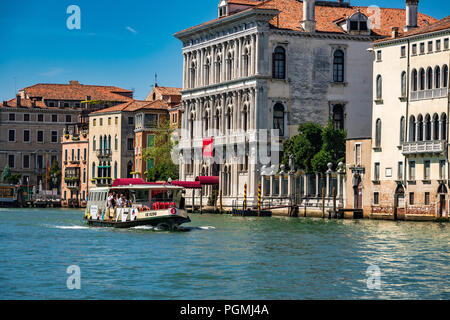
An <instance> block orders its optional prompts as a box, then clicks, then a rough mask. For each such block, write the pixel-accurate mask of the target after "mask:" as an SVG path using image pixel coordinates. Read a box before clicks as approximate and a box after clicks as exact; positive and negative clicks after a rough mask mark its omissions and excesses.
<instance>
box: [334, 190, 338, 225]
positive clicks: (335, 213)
mask: <svg viewBox="0 0 450 320" xmlns="http://www.w3.org/2000/svg"><path fill="white" fill-rule="evenodd" d="M336 194H337V193H336V187H333V211H334V216H335V217H336V218H338V216H337V212H336Z"/></svg>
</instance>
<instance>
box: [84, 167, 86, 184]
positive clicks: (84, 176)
mask: <svg viewBox="0 0 450 320" xmlns="http://www.w3.org/2000/svg"><path fill="white" fill-rule="evenodd" d="M83 183H86V168H83Z"/></svg>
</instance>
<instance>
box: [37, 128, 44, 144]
mask: <svg viewBox="0 0 450 320" xmlns="http://www.w3.org/2000/svg"><path fill="white" fill-rule="evenodd" d="M37 142H44V131H41V130H39V131H38V132H37Z"/></svg>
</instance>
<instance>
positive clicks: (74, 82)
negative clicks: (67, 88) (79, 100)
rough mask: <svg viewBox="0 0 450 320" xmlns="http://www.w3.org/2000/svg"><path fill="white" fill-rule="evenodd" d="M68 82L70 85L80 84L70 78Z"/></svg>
mask: <svg viewBox="0 0 450 320" xmlns="http://www.w3.org/2000/svg"><path fill="white" fill-rule="evenodd" d="M69 84H70V85H71V86H74V85H78V84H80V83H79V82H78V81H77V80H70V81H69Z"/></svg>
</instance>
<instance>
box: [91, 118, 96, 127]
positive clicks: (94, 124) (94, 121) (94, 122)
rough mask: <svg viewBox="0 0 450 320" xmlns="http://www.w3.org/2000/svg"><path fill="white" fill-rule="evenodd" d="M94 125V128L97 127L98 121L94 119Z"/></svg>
mask: <svg viewBox="0 0 450 320" xmlns="http://www.w3.org/2000/svg"><path fill="white" fill-rule="evenodd" d="M92 124H93V126H94V127H95V126H96V125H97V119H94V120H93V121H92Z"/></svg>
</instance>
